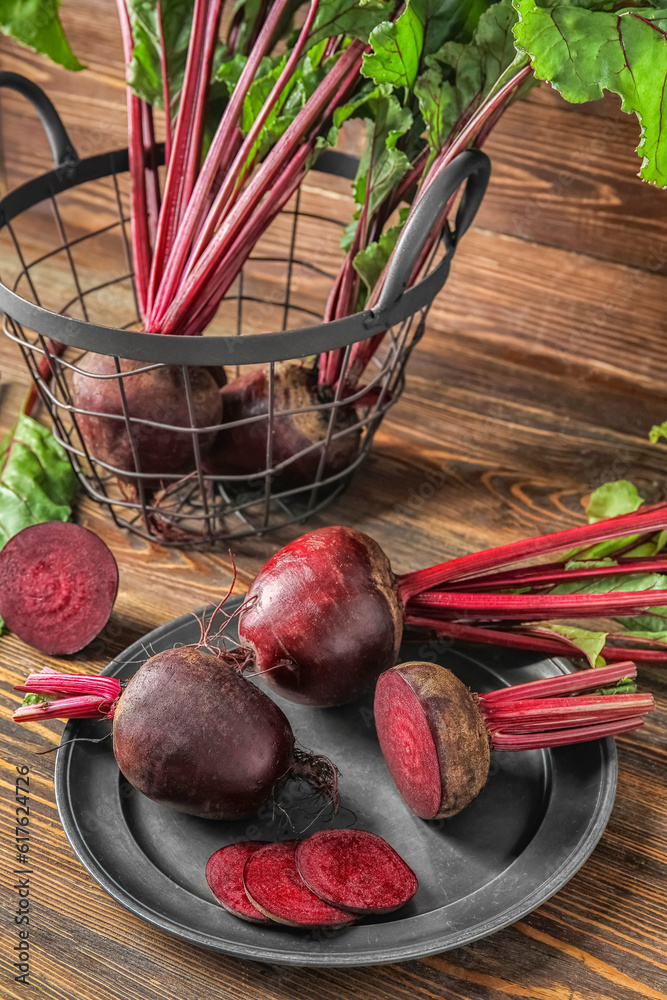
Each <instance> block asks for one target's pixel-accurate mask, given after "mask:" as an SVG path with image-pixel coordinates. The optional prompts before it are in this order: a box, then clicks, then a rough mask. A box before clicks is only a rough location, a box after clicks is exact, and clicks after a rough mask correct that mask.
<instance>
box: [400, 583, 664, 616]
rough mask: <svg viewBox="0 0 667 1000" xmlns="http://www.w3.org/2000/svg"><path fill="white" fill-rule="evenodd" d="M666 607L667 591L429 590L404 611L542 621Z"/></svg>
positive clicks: (613, 614) (621, 613)
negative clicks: (553, 592)
mask: <svg viewBox="0 0 667 1000" xmlns="http://www.w3.org/2000/svg"><path fill="white" fill-rule="evenodd" d="M662 604H667V590H639V591H624V592H620V593H619V592H618V591H614V592H613V593H610V594H470V593H463V592H456V593H446V592H444V591H429V592H426V593H422V594H419V595H418V596H417V597H415V598H413V599H412V600H411V601H410V603H409V605H408V612H409V613H410V612H414V611H417V613H418V614H419V613H421V612H423V611H426V612H435V614H434V617H436V616H437V615H442V617H443V618H451V619H454V620H463V621H466V620H468V621H489V620H494V619H495V620H499V619H509V620H512V621H543V620H544V619H546V618H563V617H571V618H588V617H594V616H606V617H610V618H612V617H615V616H616V615H627V614H637V613H639V612H642V611H644V610H645V609H647V608H650V607H659V606H660V605H662Z"/></svg>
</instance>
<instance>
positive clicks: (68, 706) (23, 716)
mask: <svg viewBox="0 0 667 1000" xmlns="http://www.w3.org/2000/svg"><path fill="white" fill-rule="evenodd" d="M113 707H114V706H113V702H111V701H109V700H108V699H105V698H100V697H95V696H94V695H79V696H77V697H76V698H57V699H56V700H55V701H47V702H42V703H41V704H40V705H24V706H22V707H21V708H17V709H16V711H15V712H14V715H13V716H12V718H13V720H14V722H40V721H41V720H42V719H110V718H112V717H113Z"/></svg>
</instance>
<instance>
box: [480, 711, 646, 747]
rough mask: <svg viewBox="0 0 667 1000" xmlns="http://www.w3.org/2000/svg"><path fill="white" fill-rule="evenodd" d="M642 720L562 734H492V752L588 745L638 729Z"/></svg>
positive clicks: (589, 727)
mask: <svg viewBox="0 0 667 1000" xmlns="http://www.w3.org/2000/svg"><path fill="white" fill-rule="evenodd" d="M643 725H644V719H643V717H642V716H641V715H637V716H634V717H631V718H628V719H616V720H615V721H612V722H601V723H598V725H594V726H581V727H580V728H577V729H564V730H562V732H555V733H554V732H546V733H532V734H531V733H524V734H514V733H492V734H491V749H492V750H507V751H510V750H540V749H545V748H548V747H558V746H567V745H571V744H574V743H588V742H590V741H591V740H600V739H603V737H605V736H618V735H620V733H628V732H631V731H632V730H633V729H640V728H641V727H642V726H643Z"/></svg>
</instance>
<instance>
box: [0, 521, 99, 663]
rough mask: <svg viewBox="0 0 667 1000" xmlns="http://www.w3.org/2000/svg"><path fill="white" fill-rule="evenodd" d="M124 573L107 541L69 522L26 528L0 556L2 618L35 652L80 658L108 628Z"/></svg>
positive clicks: (0, 611)
mask: <svg viewBox="0 0 667 1000" xmlns="http://www.w3.org/2000/svg"><path fill="white" fill-rule="evenodd" d="M117 591H118V567H117V566H116V560H115V559H114V557H113V555H112V554H111V552H110V551H109V549H108V548H107V546H106V545H105V544H104V542H103V541H102V539H101V538H98V537H97V535H95V534H93V532H92V531H88V530H87V529H86V528H81V527H79V525H78V524H71V523H70V522H63V521H49V522H46V523H44V524H35V525H31V527H29V528H24V529H23V531H19V533H18V534H17V535H14V537H13V538H10V540H9V541H8V542H7V544H6V545H5V547H4V548H3V550H2V552H0V615H1V616H2V617H3V618H4V620H5V622H6V623H7V627H8V628H9V629H10V630H11V631H12V632H14V633H16V635H17V636H18V637H19V638H20V639H22V640H23V641H24V642H26V643H27V644H28V645H29V646H33V647H34V648H35V649H39V650H41V652H42V653H49V654H51V655H53V656H58V655H67V654H69V653H76V652H78V651H79V650H80V649H83V647H84V646H87V645H88V643H89V642H92V640H93V639H94V638H95V636H97V635H98V634H99V633H100V632H101V631H102V629H103V628H104V626H105V625H106V623H107V622H108V621H109V616H110V614H111V610H112V608H113V605H114V601H115V599H116V593H117Z"/></svg>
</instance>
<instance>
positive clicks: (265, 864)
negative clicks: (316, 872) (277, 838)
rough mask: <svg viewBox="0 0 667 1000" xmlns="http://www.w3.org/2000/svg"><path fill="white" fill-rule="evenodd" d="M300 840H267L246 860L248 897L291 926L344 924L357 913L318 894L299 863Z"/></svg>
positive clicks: (266, 914)
mask: <svg viewBox="0 0 667 1000" xmlns="http://www.w3.org/2000/svg"><path fill="white" fill-rule="evenodd" d="M296 848H297V841H296V840H284V841H281V842H280V843H278V844H267V845H266V847H262V848H261V849H260V850H258V851H254V852H253V853H252V854H251V855H250V857H249V858H248V860H247V861H246V863H245V868H244V870H243V884H244V886H245V891H246V894H247V896H248V899H249V900H250V901H251V902H252V903H253V905H254V906H256V907H257V909H258V910H260V911H261V912H262V913H263V914H264V915H265V916H266V917H268V918H269V919H270V920H274V921H276V922H277V923H279V924H287V925H288V926H290V927H344V926H346V925H348V924H351V923H354V920H355V917H354V916H352V915H351V914H350V913H345V912H344V911H343V910H340V909H338V908H336V907H334V906H330V905H329V903H325V902H324V900H322V899H320V898H319V896H316V895H315V893H314V892H311V890H310V889H309V888H308V886H307V885H306V883H305V882H304V881H303V879H302V878H301V876H300V875H299V872H298V870H297V867H296Z"/></svg>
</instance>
